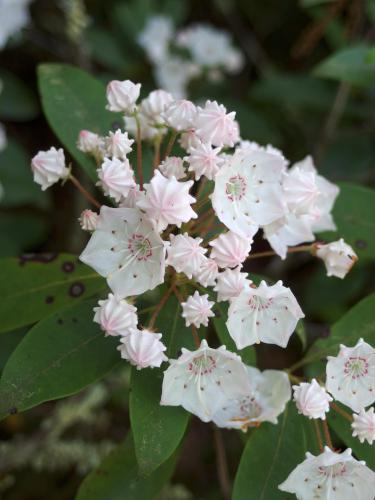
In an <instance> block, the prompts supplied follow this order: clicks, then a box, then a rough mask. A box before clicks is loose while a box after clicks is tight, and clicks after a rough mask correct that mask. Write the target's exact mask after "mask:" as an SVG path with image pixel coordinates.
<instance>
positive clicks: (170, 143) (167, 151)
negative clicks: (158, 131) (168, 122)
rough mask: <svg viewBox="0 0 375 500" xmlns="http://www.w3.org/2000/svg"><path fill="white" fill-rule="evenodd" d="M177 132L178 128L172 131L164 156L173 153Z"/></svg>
mask: <svg viewBox="0 0 375 500" xmlns="http://www.w3.org/2000/svg"><path fill="white" fill-rule="evenodd" d="M177 134H178V132H177V131H176V130H173V132H172V133H171V136H170V138H169V141H168V144H167V147H166V149H165V153H164V158H167V156H169V155H170V154H171V152H172V148H173V145H174V143H175V141H176V139H177Z"/></svg>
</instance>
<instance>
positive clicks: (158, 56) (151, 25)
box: [138, 15, 174, 63]
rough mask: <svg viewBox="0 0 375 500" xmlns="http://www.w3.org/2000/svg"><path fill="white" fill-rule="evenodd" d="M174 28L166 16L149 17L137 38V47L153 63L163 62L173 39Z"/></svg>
mask: <svg viewBox="0 0 375 500" xmlns="http://www.w3.org/2000/svg"><path fill="white" fill-rule="evenodd" d="M173 32H174V26H173V24H172V20H171V19H170V18H169V17H167V16H162V15H158V16H153V17H150V18H149V19H148V20H147V22H146V25H145V26H144V28H143V30H142V32H141V33H140V35H139V36H138V43H139V45H140V46H141V47H142V48H143V49H144V50H145V52H146V54H147V57H148V58H149V59H150V61H151V62H153V63H159V62H161V63H162V62H163V61H164V59H165V58H166V57H167V55H168V45H169V42H170V41H171V39H172V37H173V34H174V33H173Z"/></svg>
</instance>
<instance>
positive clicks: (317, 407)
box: [293, 379, 333, 420]
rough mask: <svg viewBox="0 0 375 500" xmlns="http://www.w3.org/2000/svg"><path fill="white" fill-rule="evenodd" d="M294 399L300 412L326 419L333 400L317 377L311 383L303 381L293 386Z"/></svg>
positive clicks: (311, 416)
mask: <svg viewBox="0 0 375 500" xmlns="http://www.w3.org/2000/svg"><path fill="white" fill-rule="evenodd" d="M293 391H294V401H295V403H296V406H297V409H298V413H301V414H302V415H304V416H305V417H309V418H321V419H322V420H325V418H326V413H327V412H328V411H329V403H330V402H331V401H333V399H332V398H331V396H330V395H329V394H328V393H327V391H326V390H325V389H324V387H321V386H320V385H319V384H318V382H317V381H316V380H315V379H312V381H311V383H307V382H302V383H301V384H299V385H294V386H293Z"/></svg>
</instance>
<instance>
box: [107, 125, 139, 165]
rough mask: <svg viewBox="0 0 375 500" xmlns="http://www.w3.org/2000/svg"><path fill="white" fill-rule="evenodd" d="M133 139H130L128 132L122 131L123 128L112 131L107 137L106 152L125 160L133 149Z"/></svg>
mask: <svg viewBox="0 0 375 500" xmlns="http://www.w3.org/2000/svg"><path fill="white" fill-rule="evenodd" d="M133 143H134V140H133V139H129V136H128V133H127V132H121V129H118V130H116V132H110V133H109V136H108V137H106V138H105V151H106V154H107V155H108V156H110V157H112V158H119V159H120V160H125V159H126V155H127V154H128V153H130V151H132V144H133Z"/></svg>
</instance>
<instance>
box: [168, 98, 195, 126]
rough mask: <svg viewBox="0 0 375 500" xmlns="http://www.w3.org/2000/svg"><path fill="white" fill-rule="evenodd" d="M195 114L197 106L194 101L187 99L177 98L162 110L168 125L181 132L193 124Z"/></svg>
mask: <svg viewBox="0 0 375 500" xmlns="http://www.w3.org/2000/svg"><path fill="white" fill-rule="evenodd" d="M196 114H197V108H196V106H195V104H194V103H192V102H191V101H188V100H187V99H178V100H177V101H173V102H172V103H171V104H170V105H169V106H168V108H167V109H166V110H165V111H164V120H165V123H166V124H167V125H168V126H169V127H172V128H173V129H175V130H178V131H180V132H181V131H182V130H186V129H189V127H191V126H192V125H193V124H194V120H195V117H196Z"/></svg>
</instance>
